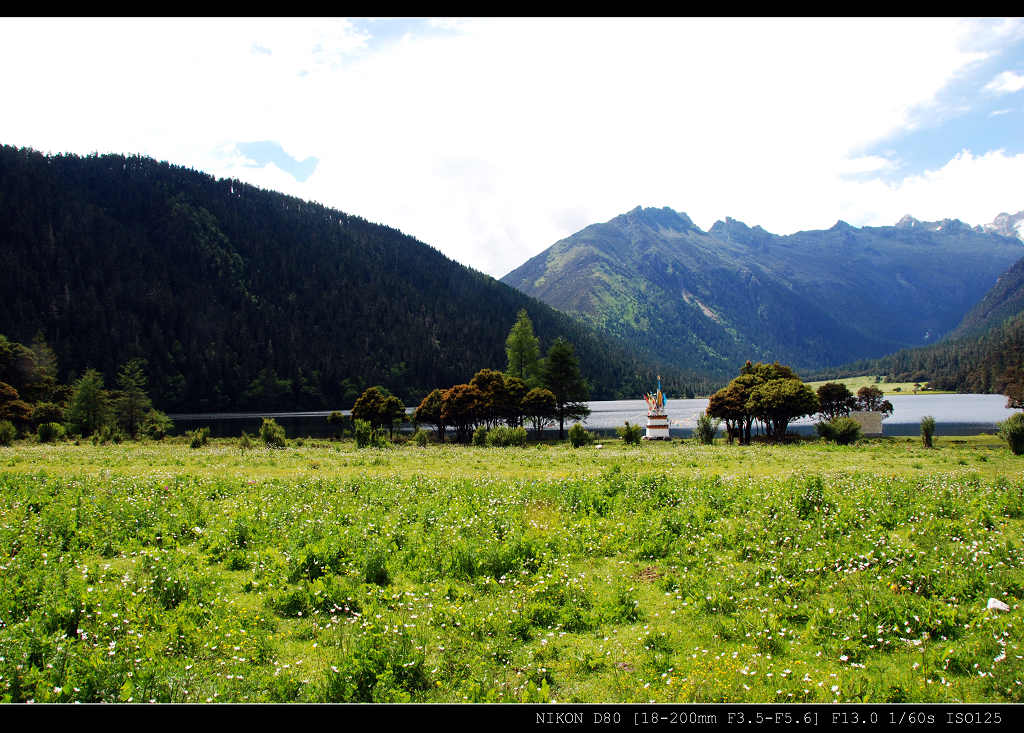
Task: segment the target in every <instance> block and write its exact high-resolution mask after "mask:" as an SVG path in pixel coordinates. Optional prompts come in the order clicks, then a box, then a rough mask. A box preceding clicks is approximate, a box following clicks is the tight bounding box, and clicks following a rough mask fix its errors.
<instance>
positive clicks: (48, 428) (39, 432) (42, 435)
mask: <svg viewBox="0 0 1024 733" xmlns="http://www.w3.org/2000/svg"><path fill="white" fill-rule="evenodd" d="M63 437H64V426H63V425H61V424H60V423H59V422H44V423H42V424H41V425H40V426H39V427H38V428H37V429H36V438H37V439H38V440H39V442H40V443H52V442H53V441H55V440H60V439H61V438H63Z"/></svg>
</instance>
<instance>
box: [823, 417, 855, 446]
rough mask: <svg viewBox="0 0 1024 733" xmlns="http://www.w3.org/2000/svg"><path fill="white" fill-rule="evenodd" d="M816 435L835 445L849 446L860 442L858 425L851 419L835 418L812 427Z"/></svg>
mask: <svg viewBox="0 0 1024 733" xmlns="http://www.w3.org/2000/svg"><path fill="white" fill-rule="evenodd" d="M814 427H815V428H816V429H817V431H818V435H820V436H821V437H822V438H824V439H825V440H828V441H831V442H832V443H835V444H837V445H850V444H851V443H853V442H855V441H857V440H860V425H859V424H858V423H857V421H856V420H854V419H853V418H852V417H837V418H836V419H834V420H831V421H829V422H820V423H818V424H817V425H815V426H814Z"/></svg>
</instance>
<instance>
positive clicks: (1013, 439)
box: [996, 412, 1024, 456]
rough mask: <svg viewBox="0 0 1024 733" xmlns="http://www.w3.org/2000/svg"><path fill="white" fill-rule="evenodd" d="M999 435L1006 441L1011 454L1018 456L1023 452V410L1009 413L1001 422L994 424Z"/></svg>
mask: <svg viewBox="0 0 1024 733" xmlns="http://www.w3.org/2000/svg"><path fill="white" fill-rule="evenodd" d="M996 428H997V429H998V431H999V437H1000V438H1002V439H1003V440H1005V441H1006V443H1007V445H1009V446H1010V450H1011V451H1013V455H1015V456H1019V455H1021V454H1022V453H1024V412H1018V413H1017V414H1015V415H1011V416H1010V417H1008V418H1007V419H1006V420H1004V421H1003V422H1001V423H997V424H996Z"/></svg>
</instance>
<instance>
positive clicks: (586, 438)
mask: <svg viewBox="0 0 1024 733" xmlns="http://www.w3.org/2000/svg"><path fill="white" fill-rule="evenodd" d="M569 442H570V443H572V447H573V448H579V447H581V446H584V445H590V444H591V443H593V442H594V436H593V435H592V434H591V433H589V432H587V430H586V429H585V428H584V427H583V426H582V425H580V424H579V423H575V424H574V425H573V426H572V427H571V428H569Z"/></svg>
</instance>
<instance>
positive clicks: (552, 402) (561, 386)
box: [352, 310, 590, 442]
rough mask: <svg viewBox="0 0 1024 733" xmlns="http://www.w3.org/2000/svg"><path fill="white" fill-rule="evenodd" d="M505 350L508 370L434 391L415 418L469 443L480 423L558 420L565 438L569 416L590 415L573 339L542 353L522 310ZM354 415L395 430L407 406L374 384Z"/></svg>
mask: <svg viewBox="0 0 1024 733" xmlns="http://www.w3.org/2000/svg"><path fill="white" fill-rule="evenodd" d="M505 350H506V354H507V356H508V368H507V369H506V371H504V372H500V371H498V370H495V369H481V370H480V371H478V372H477V373H476V374H475V375H473V378H472V379H470V380H469V382H468V383H466V384H456V385H454V386H452V387H449V388H447V389H441V388H438V389H435V390H433V391H432V392H430V394H428V395H427V396H426V397H424V398H423V400H422V402H420V404H419V406H418V407H417V408H416V410H415V411H414V412H413V415H412V419H413V422H415V423H417V424H423V425H432V426H434V428H435V429H436V430H437V435H438V439H439V440H440V441H442V442H443V441H444V439H445V434H446V433H447V431H448V430H449V429H451V430H453V431H454V433H455V439H456V440H458V441H460V442H469V440H470V438H471V437H472V435H473V431H474V430H476V428H477V427H481V426H482V427H485V428H488V429H490V428H494V427H497V426H498V425H508V426H510V427H525V425H526V423H527V422H529V424H530V425H531V426H532V427H533V429H534V430H537V431H541V430H543V429H544V428H546V427H549V426H551V425H554V424H556V423H557V424H558V429H559V438H564V437H565V422H566V421H567V420H579V419H582V418H584V417H586V416H587V415H588V414H590V410H589V408H588V407H587V405H586V401H587V400H588V399H589V396H590V391H589V387H588V385H587V383H586V380H584V379H583V377H582V375H581V373H580V366H579V360H578V359H577V358H576V354H575V350H574V349H573V347H572V344H570V343H569V342H568V341H566V340H565V339H564V338H559V339H556V340H555V341H554V343H552V345H551V348H550V349H549V350H548V353H547V355H546V356H545V357H544V358H541V356H540V345H539V341H538V339H537V337H536V336H534V333H533V324H532V323H531V322H530V318H529V316H528V315H527V314H526V311H525V310H523V311H520V312H519V316H518V320H517V321H516V324H515V325H514V326H513V327H512V330H511V331H510V332H509V335H508V339H507V340H506V342H505ZM352 418H353V419H354V420H366V421H367V422H369V423H370V424H371V425H372V426H373V427H374V428H375V429H378V428H383V427H387V428H389V429H392V428H393V427H394V426H395V425H397V424H400V423H401V422H403V421H404V420H405V419H406V415H405V405H404V404H402V401H401V400H400V399H398V398H397V397H395V396H394V395H391V394H389V393H387V391H386V390H384V389H383V388H381V387H371V388H369V389H368V390H366V391H365V392H363V394H362V395H360V397H359V399H357V400H356V403H355V405H354V406H353V407H352Z"/></svg>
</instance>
